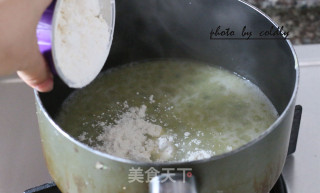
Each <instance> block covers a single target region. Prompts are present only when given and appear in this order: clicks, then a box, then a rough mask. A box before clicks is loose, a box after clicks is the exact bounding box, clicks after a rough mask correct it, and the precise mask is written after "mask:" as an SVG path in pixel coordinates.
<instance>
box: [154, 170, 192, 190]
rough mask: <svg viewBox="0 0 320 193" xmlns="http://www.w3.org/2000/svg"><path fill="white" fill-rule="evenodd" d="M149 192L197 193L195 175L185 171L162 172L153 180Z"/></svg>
mask: <svg viewBox="0 0 320 193" xmlns="http://www.w3.org/2000/svg"><path fill="white" fill-rule="evenodd" d="M149 193H197V188H196V181H195V177H194V176H193V175H192V176H187V175H185V174H184V173H183V174H182V173H171V174H161V175H159V176H156V177H154V178H153V179H152V180H151V182H150V184H149Z"/></svg>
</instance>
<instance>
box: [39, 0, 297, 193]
mask: <svg viewBox="0 0 320 193" xmlns="http://www.w3.org/2000/svg"><path fill="white" fill-rule="evenodd" d="M116 13H117V15H116V18H117V19H116V25H115V32H114V40H113V45H112V47H111V52H110V55H109V58H108V61H107V63H106V65H105V69H108V68H110V67H113V66H118V65H121V64H125V63H128V62H133V61H138V60H142V59H150V58H172V57H174V58H187V59H195V60H200V61H203V62H207V63H211V64H216V65H220V66H223V67H224V68H226V69H229V70H231V71H234V72H236V73H238V74H240V75H241V76H244V77H246V78H247V79H249V80H250V81H252V82H253V83H255V84H256V85H257V86H259V87H260V88H261V90H262V91H263V92H264V93H265V94H266V95H267V96H268V97H269V99H270V100H271V102H272V103H273V104H274V106H275V107H276V109H277V110H278V112H279V114H280V117H279V118H278V119H277V120H276V121H275V122H274V123H273V124H272V125H271V126H270V128H269V129H268V130H266V131H265V132H264V133H263V134H261V136H260V137H258V138H257V139H255V140H253V141H251V142H250V143H248V144H246V145H244V146H242V147H240V148H239V149H235V150H233V151H231V152H228V153H225V154H223V155H218V156H214V157H212V158H210V159H205V160H200V161H193V162H181V163H142V162H136V161H129V160H125V159H120V158H117V157H114V156H111V155H108V154H104V153H101V152H98V151H95V150H93V149H91V148H89V147H88V146H86V145H84V144H82V143H80V142H79V141H77V140H76V139H74V138H72V137H71V136H70V135H69V134H68V133H67V132H66V131H65V130H64V128H60V127H59V126H58V125H57V124H56V123H55V121H54V118H55V116H56V114H57V112H58V111H59V108H60V106H61V104H62V102H63V100H64V99H65V98H66V97H67V96H68V95H69V94H70V93H71V92H72V91H73V90H72V89H69V88H68V87H67V86H66V85H65V84H64V83H62V81H60V80H59V79H58V78H56V79H55V88H54V90H53V91H52V92H51V93H47V94H40V93H37V92H35V97H36V105H37V114H38V119H39V125H40V134H41V140H42V145H43V152H44V155H45V158H46V162H47V166H48V169H49V172H50V174H51V176H52V178H53V179H54V181H55V183H56V184H57V185H58V187H59V188H60V190H61V191H62V192H64V193H76V192H77V193H87V192H94V193H102V192H103V193H106V192H107V193H120V192H128V193H144V192H148V190H149V183H145V182H143V183H140V182H138V181H134V182H131V183H130V182H129V181H130V179H131V180H132V177H133V175H134V171H136V173H138V172H139V170H138V169H141V170H143V172H146V171H147V170H149V169H155V170H157V171H160V173H166V172H167V169H165V168H172V169H174V171H170V173H175V174H176V175H175V176H174V177H173V178H175V180H177V182H176V183H170V182H166V183H159V180H161V179H163V177H165V176H163V175H164V174H162V175H160V176H158V177H156V178H154V180H153V181H152V183H151V184H152V185H151V186H150V191H153V192H167V193H168V192H170V191H171V190H172V189H174V191H173V192H179V191H185V192H186V191H187V190H188V191H189V192H196V191H197V192H199V193H267V192H268V191H269V190H270V189H271V187H272V186H273V185H274V184H275V182H276V180H277V179H278V177H279V175H280V173H281V171H282V168H283V165H284V162H285V158H286V155H287V150H288V143H289V137H290V128H291V124H292V118H293V111H294V103H295V96H296V92H297V86H298V62H297V58H296V55H295V53H294V51H293V48H292V46H291V44H290V42H289V41H287V40H283V39H275V38H273V39H268V40H261V39H256V40H239V39H225V40H210V32H211V30H212V29H215V28H216V27H217V26H219V25H220V26H221V27H222V28H227V27H229V28H231V29H235V30H238V31H239V30H240V31H241V29H242V28H243V26H245V25H246V27H247V29H250V30H251V31H252V32H254V33H258V32H260V31H261V30H267V29H269V28H270V26H275V24H274V23H272V22H271V21H270V19H269V18H268V17H267V16H265V15H264V14H263V13H261V12H260V11H258V10H256V9H255V8H253V7H251V6H249V5H247V4H245V3H243V2H241V1H236V0H223V1H221V0H198V1H193V0H161V1H153V0H144V1H141V0H125V1H119V2H117V4H116ZM234 38H241V35H236V36H234ZM141 170H140V171H141ZM182 170H185V172H183V171H182ZM187 170H188V171H187ZM190 170H191V173H190ZM149 171H150V170H149ZM188 172H189V173H188ZM183 173H184V174H188V175H181V174H183ZM144 175H146V174H145V173H144ZM191 175H192V177H191ZM183 178H185V180H186V182H185V183H183ZM146 180H147V179H146V176H144V181H146ZM194 184H196V185H195V186H194ZM160 186H161V187H160ZM163 188H168V189H163ZM169 189H170V190H169Z"/></svg>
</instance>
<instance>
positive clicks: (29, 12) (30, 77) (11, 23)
mask: <svg viewBox="0 0 320 193" xmlns="http://www.w3.org/2000/svg"><path fill="white" fill-rule="evenodd" d="M51 1H52V0H0V76H1V75H7V74H11V73H14V72H17V73H18V75H19V76H20V78H21V79H22V80H23V81H25V82H26V83H27V84H28V85H29V86H30V87H32V88H35V89H36V90H38V91H40V92H48V91H50V90H52V88H53V76H52V74H51V72H50V70H49V67H48V65H47V64H46V61H45V60H44V58H43V56H42V54H41V53H40V51H39V47H38V44H37V35H36V28H37V24H38V22H39V20H40V18H41V16H42V14H43V12H44V11H45V9H46V8H47V7H48V6H49V5H50V3H51Z"/></svg>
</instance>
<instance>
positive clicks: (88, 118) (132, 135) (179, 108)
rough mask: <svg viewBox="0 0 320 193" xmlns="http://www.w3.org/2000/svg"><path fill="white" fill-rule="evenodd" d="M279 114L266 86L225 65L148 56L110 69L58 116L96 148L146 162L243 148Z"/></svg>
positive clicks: (187, 158) (70, 100)
mask: <svg viewBox="0 0 320 193" xmlns="http://www.w3.org/2000/svg"><path fill="white" fill-rule="evenodd" d="M277 117H278V114H277V112H276V110H275V108H274V107H273V105H272V104H271V102H270V101H269V100H268V98H267V97H266V96H265V95H264V94H263V93H262V91H261V90H259V88H258V87H257V86H255V85H254V84H252V83H251V82H250V81H248V80H246V79H244V78H242V77H240V76H238V75H236V74H234V73H231V72H229V71H227V70H224V69H221V68H219V67H214V66H210V65H207V64H203V63H199V62H190V61H183V60H159V61H147V62H141V63H136V64H130V65H125V66H123V67H120V68H116V69H112V70H109V71H106V72H104V73H102V74H101V75H100V76H99V77H98V78H97V79H96V80H95V81H94V82H93V83H92V84H90V85H89V86H87V87H85V88H83V89H81V90H78V91H76V92H74V93H73V94H72V95H71V96H70V97H69V98H68V99H67V100H66V101H65V102H64V104H63V107H62V109H61V112H60V113H59V115H58V117H57V122H58V123H59V125H60V126H61V127H62V128H64V129H65V130H66V131H67V132H68V133H70V134H71V135H72V136H74V137H75V138H77V139H78V140H80V141H82V142H83V143H86V144H88V145H89V146H91V147H93V148H95V149H98V150H100V151H104V152H107V153H109V154H112V155H115V156H118V157H122V158H126V159H132V160H138V161H191V160H199V159H204V158H208V157H211V156H213V155H218V154H222V153H225V152H228V151H231V150H233V149H236V148H238V147H240V146H242V145H244V144H246V143H248V142H250V141H251V140H253V139H255V138H257V137H258V136H259V135H260V134H261V133H262V132H263V131H265V130H266V129H267V128H268V127H269V126H270V125H271V124H272V123H273V122H274V121H275V120H276V118H277Z"/></svg>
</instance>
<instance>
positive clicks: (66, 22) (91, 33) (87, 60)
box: [53, 0, 110, 88]
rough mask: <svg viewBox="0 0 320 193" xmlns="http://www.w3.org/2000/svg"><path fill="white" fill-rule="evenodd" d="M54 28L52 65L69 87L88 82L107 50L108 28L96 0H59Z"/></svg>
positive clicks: (96, 72)
mask: <svg viewBox="0 0 320 193" xmlns="http://www.w3.org/2000/svg"><path fill="white" fill-rule="evenodd" d="M56 17H57V18H56V25H55V31H54V42H53V44H54V51H55V56H56V61H55V63H56V64H55V67H56V70H57V72H58V74H59V75H60V77H61V78H62V79H63V80H64V81H65V83H66V84H67V85H68V86H70V87H73V88H81V87H84V86H86V85H87V84H89V83H90V82H91V81H92V80H93V79H94V78H95V77H96V76H97V75H98V73H99V72H100V70H101V69H102V67H103V65H104V63H105V61H106V59H107V56H108V54H109V46H110V45H109V44H110V42H109V41H110V40H109V38H110V29H109V26H108V23H107V22H106V21H105V20H104V18H102V15H101V13H100V6H99V0H89V1H88V0H62V1H61V2H60V6H59V10H58V13H57V16H56Z"/></svg>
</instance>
